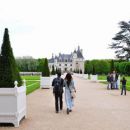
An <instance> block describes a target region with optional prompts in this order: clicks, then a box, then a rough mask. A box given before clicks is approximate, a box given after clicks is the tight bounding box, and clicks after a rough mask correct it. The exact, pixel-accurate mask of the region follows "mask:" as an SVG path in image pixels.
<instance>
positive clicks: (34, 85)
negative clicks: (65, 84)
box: [22, 76, 40, 95]
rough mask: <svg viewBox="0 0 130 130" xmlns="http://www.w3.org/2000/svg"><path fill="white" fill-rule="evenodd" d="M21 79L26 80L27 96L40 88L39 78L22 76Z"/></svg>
mask: <svg viewBox="0 0 130 130" xmlns="http://www.w3.org/2000/svg"><path fill="white" fill-rule="evenodd" d="M22 79H25V80H26V86H27V91H26V94H27V95H28V94H30V93H32V92H33V91H35V90H36V89H38V88H40V76H22Z"/></svg>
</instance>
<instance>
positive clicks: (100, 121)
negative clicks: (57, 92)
mask: <svg viewBox="0 0 130 130" xmlns="http://www.w3.org/2000/svg"><path fill="white" fill-rule="evenodd" d="M74 79H75V81H76V87H77V98H76V100H75V107H74V109H73V112H72V113H70V114H69V115H67V114H66V107H65V104H64V110H63V111H62V112H61V113H59V114H56V113H55V110H54V98H53V95H52V90H48V89H42V90H41V89H39V90H37V91H35V92H34V93H32V94H30V95H28V96H27V104H28V105H27V106H28V108H27V109H28V112H27V115H28V117H27V119H24V120H23V121H22V122H21V123H20V127H19V128H14V127H9V128H6V127H0V130H17V129H18V130H130V92H127V96H120V91H119V90H109V91H108V90H106V88H105V85H104V84H100V83H92V82H91V81H87V80H84V79H79V78H76V77H75V78H74Z"/></svg>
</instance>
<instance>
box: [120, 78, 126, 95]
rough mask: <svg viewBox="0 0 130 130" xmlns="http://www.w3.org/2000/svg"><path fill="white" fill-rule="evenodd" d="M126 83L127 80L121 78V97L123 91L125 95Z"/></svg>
mask: <svg viewBox="0 0 130 130" xmlns="http://www.w3.org/2000/svg"><path fill="white" fill-rule="evenodd" d="M126 82H127V80H126V79H125V77H123V79H122V80H121V83H122V89H121V95H123V91H124V94H125V95H126Z"/></svg>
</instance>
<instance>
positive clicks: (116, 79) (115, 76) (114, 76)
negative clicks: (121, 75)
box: [113, 71, 118, 89]
mask: <svg viewBox="0 0 130 130" xmlns="http://www.w3.org/2000/svg"><path fill="white" fill-rule="evenodd" d="M117 81H118V74H117V73H116V71H113V87H114V89H118V83H117Z"/></svg>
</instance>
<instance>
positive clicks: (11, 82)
mask: <svg viewBox="0 0 130 130" xmlns="http://www.w3.org/2000/svg"><path fill="white" fill-rule="evenodd" d="M25 116H26V85H25V82H24V85H23V86H22V80H21V77H20V74H19V71H18V68H17V65H16V62H15V58H14V55H13V51H12V48H11V45H10V40H9V34H8V29H7V28H6V29H5V32H4V37H3V44H2V47H1V54H0V123H12V124H14V126H15V127H18V126H19V122H20V120H21V119H22V118H23V117H25Z"/></svg>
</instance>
